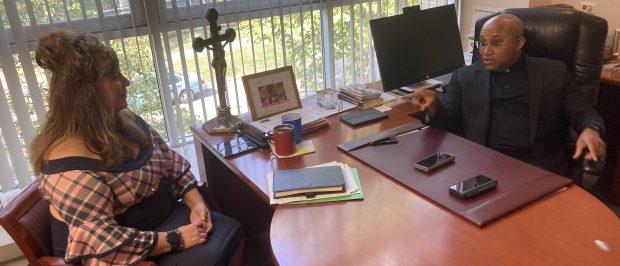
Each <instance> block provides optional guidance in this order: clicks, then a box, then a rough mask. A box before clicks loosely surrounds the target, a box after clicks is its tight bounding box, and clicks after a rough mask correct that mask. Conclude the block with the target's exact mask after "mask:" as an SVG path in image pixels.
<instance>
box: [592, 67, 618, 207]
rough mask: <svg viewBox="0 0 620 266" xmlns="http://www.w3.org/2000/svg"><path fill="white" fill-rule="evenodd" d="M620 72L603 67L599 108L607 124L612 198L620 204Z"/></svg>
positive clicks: (608, 174) (608, 167)
mask: <svg viewBox="0 0 620 266" xmlns="http://www.w3.org/2000/svg"><path fill="white" fill-rule="evenodd" d="M618 103H620V72H617V71H609V70H605V69H603V72H602V73H601V86H600V91H599V95H598V104H597V110H598V111H599V113H600V114H601V117H603V120H605V125H606V126H607V136H608V138H607V165H606V169H605V174H606V177H607V178H610V179H611V199H612V200H613V201H614V202H615V203H616V204H620V138H619V136H620V108H619V107H618Z"/></svg>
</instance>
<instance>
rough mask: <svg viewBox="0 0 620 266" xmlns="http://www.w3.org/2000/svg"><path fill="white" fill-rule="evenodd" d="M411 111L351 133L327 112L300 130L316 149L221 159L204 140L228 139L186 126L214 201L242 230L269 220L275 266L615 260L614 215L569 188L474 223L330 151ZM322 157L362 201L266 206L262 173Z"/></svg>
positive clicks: (619, 240)
mask: <svg viewBox="0 0 620 266" xmlns="http://www.w3.org/2000/svg"><path fill="white" fill-rule="evenodd" d="M399 110H400V111H399ZM401 112H402V113H401ZM409 112H411V110H408V107H407V106H399V107H398V108H395V110H392V111H390V112H389V113H388V114H389V115H390V119H388V120H383V121H381V122H378V123H373V124H370V125H367V126H363V127H360V128H357V129H353V128H351V127H349V126H347V125H344V124H343V123H340V122H339V121H338V119H337V117H336V116H334V117H331V118H330V122H331V125H330V127H329V128H326V129H321V130H318V131H315V132H313V133H310V134H308V135H304V140H307V139H312V140H313V141H314V145H315V147H316V150H317V152H316V153H312V154H308V155H305V156H301V157H296V158H289V159H282V160H277V159H274V158H272V157H271V156H270V154H269V152H267V151H257V152H252V153H248V154H246V155H242V156H238V157H234V158H232V159H230V160H227V159H223V158H221V156H220V155H218V154H217V153H215V151H214V150H213V149H212V148H210V145H209V143H216V142H218V141H221V140H223V139H225V138H226V137H221V136H211V135H208V134H206V133H204V131H203V130H202V129H201V128H200V127H199V126H198V127H194V128H192V131H193V132H194V134H196V135H197V139H198V140H200V142H202V143H203V144H207V145H209V146H208V147H207V146H205V145H201V144H198V145H199V146H201V149H202V151H203V155H204V157H205V159H206V160H205V168H206V171H207V177H208V178H207V180H208V182H209V186H210V187H211V188H212V189H213V191H214V192H215V193H216V194H217V195H216V196H217V197H218V200H220V201H221V200H224V201H226V200H230V202H229V203H228V204H226V206H221V207H224V208H221V209H222V212H224V213H226V214H228V215H230V216H232V217H235V218H237V219H239V220H240V221H241V222H242V223H243V224H244V226H245V227H246V231H247V230H257V231H264V230H269V228H264V225H265V224H270V225H271V228H270V238H271V247H272V252H273V257H274V261H276V262H277V263H278V264H280V265H411V264H420V265H428V264H431V265H449V264H459V265H465V264H507V262H508V264H515V263H519V264H530V265H540V264H556V265H564V264H569V265H612V264H614V263H617V260H618V258H620V249H619V248H618V247H620V220H619V219H618V218H617V217H616V216H615V214H614V213H613V212H611V210H609V209H608V208H607V207H606V206H605V205H604V204H602V203H601V202H600V201H598V200H597V199H596V198H595V197H593V196H591V195H590V194H589V193H587V192H585V191H584V190H582V189H581V188H579V187H577V186H571V187H569V188H568V189H566V190H564V191H562V192H559V193H555V194H554V195H549V196H547V197H546V198H544V199H543V200H540V201H537V202H535V203H532V204H530V205H528V206H526V207H525V208H523V209H521V210H518V211H516V212H515V213H513V214H510V215H508V216H506V217H504V218H502V219H500V220H498V221H496V222H494V223H492V224H490V225H488V226H486V227H484V228H479V227H478V226H476V225H474V224H472V223H470V222H468V221H466V220H465V219H463V218H461V217H459V216H457V215H455V214H453V213H451V212H450V211H448V210H446V209H444V208H442V207H441V206H439V205H435V204H433V203H431V202H429V201H428V200H427V199H426V198H424V197H423V196H420V195H418V194H417V193H415V192H413V191H411V190H410V189H408V188H405V187H403V186H402V185H400V184H399V183H397V182H395V181H393V180H392V179H390V178H388V177H386V176H384V175H382V174H380V173H378V172H377V171H375V170H374V169H372V168H370V167H369V166H368V165H365V164H363V163H361V162H359V161H357V160H356V159H354V158H352V157H350V156H348V155H347V154H346V153H343V152H341V151H338V150H337V148H336V145H337V144H340V143H343V142H347V141H350V140H353V139H357V138H361V137H364V136H368V135H371V134H374V133H376V132H379V131H383V130H387V129H390V128H393V127H396V126H398V125H401V124H404V123H407V122H411V121H413V118H411V117H409V116H406V115H404V114H403V113H409ZM197 150H199V149H197ZM394 156H398V155H397V154H395V155H394ZM330 161H340V162H344V163H347V164H349V165H351V166H353V167H356V168H358V172H359V175H360V181H361V184H362V188H363V190H364V194H365V199H364V200H362V201H348V202H336V203H323V204H313V205H303V206H277V207H275V206H269V205H268V203H267V202H268V200H267V195H266V191H267V182H266V178H265V174H266V172H269V171H272V170H274V169H291V168H299V167H305V166H310V165H316V164H320V163H326V162H330ZM228 183H232V185H230V184H228ZM246 194H247V195H246ZM274 211H275V212H274ZM272 215H273V218H272Z"/></svg>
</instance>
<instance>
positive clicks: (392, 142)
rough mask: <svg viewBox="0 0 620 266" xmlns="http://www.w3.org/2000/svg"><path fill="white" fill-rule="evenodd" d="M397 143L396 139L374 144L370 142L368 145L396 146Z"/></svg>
mask: <svg viewBox="0 0 620 266" xmlns="http://www.w3.org/2000/svg"><path fill="white" fill-rule="evenodd" d="M396 143H398V140H397V139H393V140H384V141H376V142H371V143H369V144H370V145H384V144H396Z"/></svg>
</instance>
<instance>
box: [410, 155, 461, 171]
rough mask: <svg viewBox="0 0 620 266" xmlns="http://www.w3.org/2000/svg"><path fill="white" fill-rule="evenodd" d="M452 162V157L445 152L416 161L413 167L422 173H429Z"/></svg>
mask: <svg viewBox="0 0 620 266" xmlns="http://www.w3.org/2000/svg"><path fill="white" fill-rule="evenodd" d="M452 161H454V155H452V154H449V153H446V152H439V153H435V154H433V155H431V156H429V157H426V158H424V159H422V160H420V161H417V162H416V163H415V165H414V167H415V168H416V169H419V170H422V171H424V172H430V171H433V170H435V169H436V168H438V167H440V166H442V165H445V164H447V163H449V162H452Z"/></svg>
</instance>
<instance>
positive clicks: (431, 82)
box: [397, 79, 442, 95]
mask: <svg viewBox="0 0 620 266" xmlns="http://www.w3.org/2000/svg"><path fill="white" fill-rule="evenodd" d="M441 84H442V83H441V81H439V80H436V79H427V80H424V81H421V82H418V83H414V84H411V85H407V86H404V87H400V88H398V90H399V92H402V93H405V94H408V93H412V92H414V91H419V90H432V89H436V88H439V87H441ZM397 94H400V93H398V92H397ZM401 95H402V94H401Z"/></svg>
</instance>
